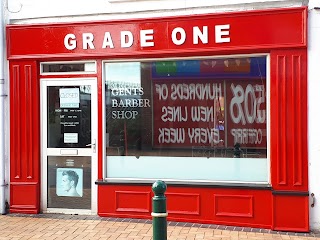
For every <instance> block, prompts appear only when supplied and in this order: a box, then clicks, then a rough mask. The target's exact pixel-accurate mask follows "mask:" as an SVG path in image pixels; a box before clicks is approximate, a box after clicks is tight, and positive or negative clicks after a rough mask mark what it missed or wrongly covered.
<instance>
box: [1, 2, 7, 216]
mask: <svg viewBox="0 0 320 240" xmlns="http://www.w3.org/2000/svg"><path fill="white" fill-rule="evenodd" d="M0 11H1V12H0V16H1V17H0V213H1V214H5V213H6V182H5V141H4V138H5V134H4V133H5V128H4V124H5V123H4V122H5V121H4V119H5V112H4V111H5V110H4V99H5V97H6V95H5V88H4V83H5V82H4V71H5V70H4V63H5V60H4V59H5V45H4V43H5V40H4V37H5V29H4V28H5V17H4V16H5V14H4V2H3V1H1V5H0Z"/></svg>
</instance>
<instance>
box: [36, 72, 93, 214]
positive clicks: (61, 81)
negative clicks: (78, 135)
mask: <svg viewBox="0 0 320 240" xmlns="http://www.w3.org/2000/svg"><path fill="white" fill-rule="evenodd" d="M74 85H91V143H93V142H94V141H95V144H96V145H95V149H96V151H95V152H93V148H88V149H84V148H82V149H79V151H78V152H79V154H78V155H71V156H90V152H89V151H90V150H91V209H88V210H87V209H66V208H48V207H47V202H48V194H47V185H48V176H47V167H48V162H47V156H48V155H49V154H48V152H49V153H50V152H51V153H52V152H53V151H52V148H49V151H48V148H47V127H48V122H47V120H48V119H47V87H48V86H74ZM97 90H98V87H97V78H96V77H85V78H84V77H83V78H70V77H68V78H67V77H63V78H41V79H40V129H41V131H40V134H41V135H40V139H41V140H40V142H41V154H40V155H41V158H40V159H41V163H40V165H41V192H40V209H41V211H42V212H43V213H66V214H86V215H88V214H93V215H94V214H97V204H98V203H97V194H98V191H97V186H96V184H95V180H96V179H97V178H98V171H97V169H98V151H97V149H98V92H97ZM58 149H60V148H58ZM50 150H51V151H50ZM51 155H52V154H51ZM56 156H57V155H56ZM58 156H59V155H58ZM63 156H66V155H63Z"/></svg>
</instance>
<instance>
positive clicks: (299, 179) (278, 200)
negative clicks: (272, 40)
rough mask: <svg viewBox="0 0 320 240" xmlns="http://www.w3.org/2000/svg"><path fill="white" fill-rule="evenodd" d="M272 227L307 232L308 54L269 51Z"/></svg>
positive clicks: (303, 52)
mask: <svg viewBox="0 0 320 240" xmlns="http://www.w3.org/2000/svg"><path fill="white" fill-rule="evenodd" d="M270 72H271V82H270V94H271V96H270V109H271V126H270V129H271V148H270V149H271V182H272V188H273V228H274V229H276V230H287V231H288V230H292V231H301V232H304V231H309V210H308V152H307V147H308V144H307V51H306V49H298V50H281V51H272V52H271V71H270Z"/></svg>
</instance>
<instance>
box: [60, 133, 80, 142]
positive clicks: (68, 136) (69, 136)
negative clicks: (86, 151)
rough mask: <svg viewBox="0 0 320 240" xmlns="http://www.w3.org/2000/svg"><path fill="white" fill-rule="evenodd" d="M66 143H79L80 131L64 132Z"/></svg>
mask: <svg viewBox="0 0 320 240" xmlns="http://www.w3.org/2000/svg"><path fill="white" fill-rule="evenodd" d="M63 142H64V143H78V133H64V134H63Z"/></svg>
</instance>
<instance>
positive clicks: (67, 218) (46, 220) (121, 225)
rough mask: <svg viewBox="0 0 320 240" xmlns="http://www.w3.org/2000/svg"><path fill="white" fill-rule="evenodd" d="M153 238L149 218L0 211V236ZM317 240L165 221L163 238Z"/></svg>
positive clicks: (316, 236)
mask: <svg viewBox="0 0 320 240" xmlns="http://www.w3.org/2000/svg"><path fill="white" fill-rule="evenodd" d="M4 239H5V240H14V239H41V240H51V239H52V240H60V239H61V240H62V239H63V240H69V239H85V240H90V239H91V240H104V239H109V240H131V239H132V240H153V229H152V221H151V220H145V219H130V218H104V217H98V216H88V215H67V214H35V215H29V214H7V215H0V240H4ZM192 239H193V240H201V239H206V240H275V239H277V240H282V239H283V240H288V239H289V240H304V239H305V240H307V239H309V240H310V239H311V240H320V233H318V232H310V233H295V232H278V231H272V230H269V229H259V228H247V227H233V226H223V225H214V224H198V223H180V222H179V223H178V222H170V221H168V227H167V240H192Z"/></svg>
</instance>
